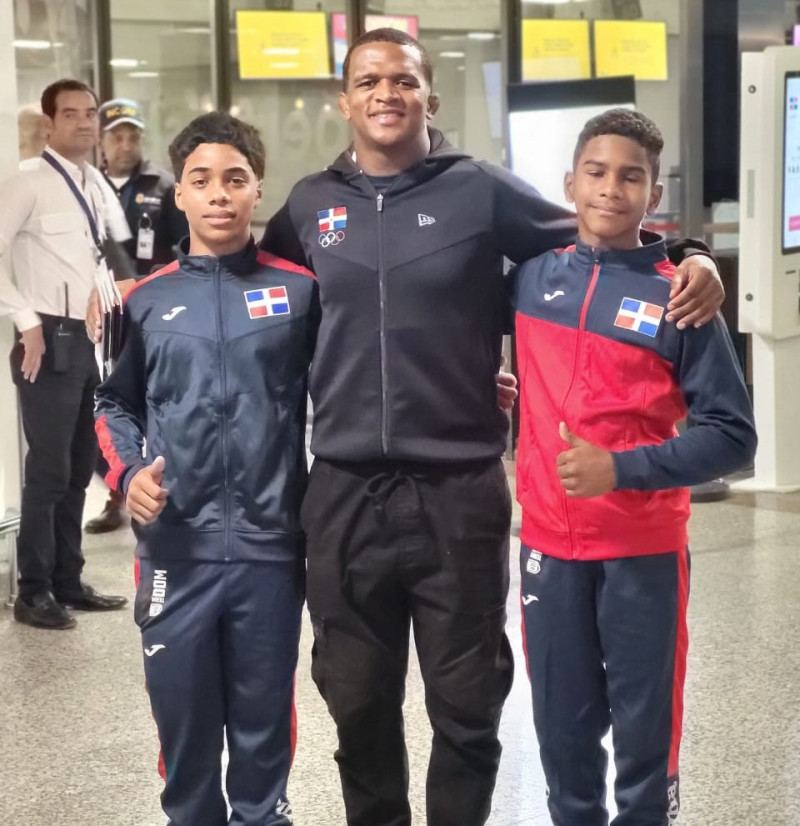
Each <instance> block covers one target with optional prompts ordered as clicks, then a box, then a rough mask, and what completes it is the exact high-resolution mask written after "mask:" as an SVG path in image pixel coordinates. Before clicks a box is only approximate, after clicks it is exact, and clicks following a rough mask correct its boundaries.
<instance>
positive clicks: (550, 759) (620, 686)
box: [520, 545, 689, 826]
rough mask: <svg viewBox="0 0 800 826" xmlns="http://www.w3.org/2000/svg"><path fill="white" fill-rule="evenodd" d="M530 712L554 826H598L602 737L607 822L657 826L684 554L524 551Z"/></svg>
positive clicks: (663, 800) (677, 670) (672, 805)
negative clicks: (609, 772)
mask: <svg viewBox="0 0 800 826" xmlns="http://www.w3.org/2000/svg"><path fill="white" fill-rule="evenodd" d="M520 568H521V573H522V593H521V599H522V610H523V631H524V634H525V648H526V654H527V660H528V671H529V675H530V680H531V688H532V692H533V717H534V724H535V726H536V734H537V737H538V739H539V749H540V754H541V758H542V766H543V768H544V775H545V779H546V781H547V786H548V789H549V795H548V807H549V809H550V814H551V816H552V818H553V823H554V824H555V826H606V824H608V811H607V810H606V807H605V797H606V784H605V778H606V768H607V762H608V757H607V754H606V751H605V749H604V748H603V747H602V746H601V743H600V741H601V739H602V738H603V737H604V736H605V734H606V733H607V732H608V729H609V726H610V728H611V733H612V738H613V743H614V758H615V765H616V769H617V776H616V782H615V789H614V795H615V799H616V802H617V809H618V814H617V817H616V818H615V819H614V821H613V826H667V824H671V823H673V822H674V821H675V819H676V818H677V816H678V810H679V806H680V799H679V790H678V749H679V746H680V739H681V730H682V721H683V684H684V676H685V673H686V652H687V646H688V636H687V630H686V606H687V601H688V596H689V569H688V551H683V552H680V553H666V554H656V555H652V556H636V557H629V558H625V559H611V560H604V561H598V562H577V561H574V560H562V559H556V558H554V557H549V556H544V555H542V554H540V553H538V552H537V551H532V550H531V549H530V548H528V547H526V546H524V545H523V546H522V550H521V556H520Z"/></svg>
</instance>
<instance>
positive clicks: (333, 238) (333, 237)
mask: <svg viewBox="0 0 800 826" xmlns="http://www.w3.org/2000/svg"><path fill="white" fill-rule="evenodd" d="M342 241H344V232H343V231H342V230H337V231H336V232H333V230H331V231H330V232H323V233H322V234H321V235H320V236H319V245H320V246H321V247H335V246H336V245H337V244H341V243H342Z"/></svg>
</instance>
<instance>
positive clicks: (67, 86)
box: [41, 77, 98, 118]
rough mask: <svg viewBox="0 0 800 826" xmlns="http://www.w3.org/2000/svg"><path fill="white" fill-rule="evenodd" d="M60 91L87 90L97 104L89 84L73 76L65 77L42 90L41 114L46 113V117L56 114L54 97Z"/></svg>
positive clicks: (96, 103) (52, 116)
mask: <svg viewBox="0 0 800 826" xmlns="http://www.w3.org/2000/svg"><path fill="white" fill-rule="evenodd" d="M61 92H88V93H89V94H90V95H91V96H92V97H93V98H94V103H95V106H97V105H98V101H97V95H96V94H95V93H94V89H92V87H91V86H87V84H85V83H84V82H83V81H82V80H74V79H73V78H69V77H65V78H62V79H61V80H57V81H56V82H55V83H51V84H50V85H49V86H48V87H47V88H46V89H45V90H44V92H42V99H41V104H42V114H44V115H47V117H48V118H54V117H55V116H56V98H57V97H58V96H59V95H60V94H61Z"/></svg>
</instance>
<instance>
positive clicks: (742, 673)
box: [0, 485, 800, 826]
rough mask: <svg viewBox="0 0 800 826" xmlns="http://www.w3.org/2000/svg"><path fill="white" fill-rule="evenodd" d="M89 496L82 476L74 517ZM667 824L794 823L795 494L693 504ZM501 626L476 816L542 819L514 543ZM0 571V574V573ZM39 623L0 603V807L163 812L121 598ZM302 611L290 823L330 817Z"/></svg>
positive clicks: (104, 540)
mask: <svg viewBox="0 0 800 826" xmlns="http://www.w3.org/2000/svg"><path fill="white" fill-rule="evenodd" d="M104 498H105V494H104V491H103V490H102V489H101V488H100V486H99V485H98V486H96V487H93V488H92V490H91V492H90V498H89V503H88V506H87V511H86V513H87V518H88V517H90V516H93V515H95V514H96V513H97V512H99V510H100V509H101V507H102V504H103V501H104ZM691 536H692V550H693V557H692V594H691V602H690V615H689V620H690V635H691V636H690V638H691V647H690V652H689V672H688V679H687V687H686V719H685V736H684V741H683V748H682V754H681V758H682V759H681V775H682V789H681V792H682V794H681V796H682V800H683V812H682V815H681V819H680V821H679V823H680V824H681V826H797V824H800V494H794V495H786V496H768V495H759V496H753V495H750V494H737V495H734V497H732V498H731V499H729V500H727V501H725V502H721V503H715V504H704V505H697V506H695V512H694V516H693V518H692V525H691ZM85 549H86V557H87V560H88V562H87V567H86V579H87V581H89V582H91V584H93V585H94V586H95V587H97V588H98V589H100V590H104V591H107V592H113V593H124V594H127V595H129V596H131V597H132V596H133V585H132V535H131V533H130V531H129V530H127V529H125V530H121V531H117V532H116V533H113V534H110V535H105V536H98V537H87V538H86V545H85ZM517 550H518V542H517V541H516V540H515V541H514V542H513V543H512V564H511V571H512V578H513V579H512V589H511V595H510V598H509V606H508V612H509V623H508V630H509V636H510V637H511V640H512V644H513V645H514V650H515V654H516V655H517V675H516V680H515V684H514V688H513V691H512V694H511V696H510V698H509V700H508V703H507V705H506V709H505V714H504V717H503V723H502V731H501V736H502V740H503V744H504V753H503V761H502V766H501V769H500V776H499V779H498V783H497V791H496V793H495V798H494V810H493V813H492V816H491V819H490V821H489V824H490V826H512V824H519V825H521V824H525V826H534V825H535V826H545V824H548V823H550V820H549V818H548V816H547V810H546V805H545V795H544V782H543V778H542V774H541V769H540V767H539V761H538V757H537V750H536V743H535V738H534V734H533V725H532V721H531V711H530V701H529V697H528V686H527V679H526V676H525V672H524V665H523V659H522V653H521V649H520V630H519V629H520V624H519V621H520V616H519V593H518V575H517V574H516V569H517V565H516V553H517ZM1 587H2V586H0V588H1ZM77 616H78V628H77V629H75V630H74V631H68V632H49V631H38V630H34V629H32V628H28V627H24V626H21V625H18V624H16V623H14V621H13V619H12V617H11V612H10V611H8V610H0V748H1V749H2V750H1V751H0V824H3V826H5V824H25V826H163V824H164V822H165V818H164V817H163V815H162V814H161V811H160V808H159V804H158V795H159V791H160V783H161V781H160V779H159V777H158V775H157V774H156V756H157V748H158V747H157V742H156V736H155V727H154V725H153V722H152V720H151V719H150V715H149V709H148V704H147V699H146V695H145V693H144V690H143V685H142V666H141V653H140V651H141V649H140V646H139V642H138V632H137V630H136V628H135V626H134V624H133V619H132V612H131V610H130V609H128V610H126V611H123V612H118V613H116V614H108V615H90V614H78V615H77ZM308 630H309V629H308V628H306V629H304V637H303V641H302V650H301V662H300V669H299V673H298V684H297V705H298V713H299V742H298V750H297V756H296V762H295V767H294V770H293V774H292V779H291V785H290V792H291V802H292V805H293V808H294V813H295V823H296V824H297V826H343V824H344V815H343V809H342V805H341V801H340V795H339V788H338V776H337V773H336V769H335V765H334V762H333V759H332V757H331V754H332V751H333V749H334V746H335V736H334V731H333V727H332V725H331V722H330V720H329V718H328V715H327V711H326V709H325V707H324V705H323V703H322V701H321V700H320V698H319V696H318V694H317V691H316V688H315V687H314V685H313V684H312V682H311V679H310V676H309V648H310V634H309V633H308ZM407 731H408V744H409V753H410V761H411V771H412V777H411V796H412V802H413V807H414V813H415V823H418V824H423V823H424V822H425V819H424V805H423V789H424V771H425V764H426V760H427V752H428V744H429V740H430V730H429V727H428V724H427V720H426V717H425V711H424V705H423V695H422V687H421V683H420V679H419V672H418V670H417V669H416V666H415V664H413V665H412V669H411V676H410V678H409V690H408V701H407Z"/></svg>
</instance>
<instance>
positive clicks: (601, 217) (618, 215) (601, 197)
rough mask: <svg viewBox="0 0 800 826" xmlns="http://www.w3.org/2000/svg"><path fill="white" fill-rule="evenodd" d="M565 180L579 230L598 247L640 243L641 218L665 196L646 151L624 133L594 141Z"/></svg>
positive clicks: (605, 136)
mask: <svg viewBox="0 0 800 826" xmlns="http://www.w3.org/2000/svg"><path fill="white" fill-rule="evenodd" d="M564 183H565V191H566V195H567V199H568V200H569V201H571V202H573V203H574V204H575V208H576V209H577V211H578V235H579V237H580V239H581V240H582V241H583V242H584V243H586V244H590V245H591V246H593V247H604V248H606V249H631V248H633V247H636V246H638V245H639V227H640V225H641V223H642V219H643V218H644V216H645V215H646V214H647V213H648V212H653V211H654V210H655V209H656V207H657V206H658V203H659V201H660V200H661V189H662V188H661V184H659V183H656V182H655V181H653V171H652V167H651V165H650V160H649V158H648V156H647V150H646V149H645V148H644V147H643V146H641V145H640V144H639V143H637V142H636V141H635V140H632V139H631V138H625V137H622V136H621V135H598V136H597V137H595V138H592V139H591V140H589V142H588V143H587V144H586V146H585V147H584V149H583V151H582V152H581V154H580V156H579V157H578V160H577V162H576V164H575V169H574V171H573V172H570V173H568V174H567V176H566V179H565V182H564Z"/></svg>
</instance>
